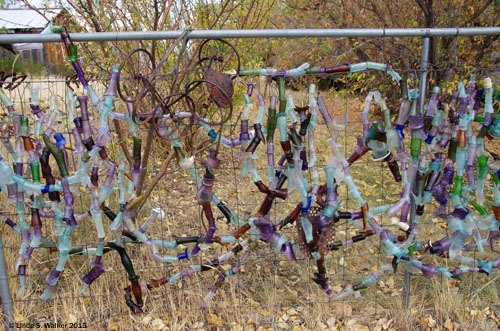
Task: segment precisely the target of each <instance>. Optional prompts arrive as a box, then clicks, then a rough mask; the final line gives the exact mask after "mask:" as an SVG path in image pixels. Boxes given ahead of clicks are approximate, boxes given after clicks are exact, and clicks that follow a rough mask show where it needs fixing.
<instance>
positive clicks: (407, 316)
mask: <svg viewBox="0 0 500 331" xmlns="http://www.w3.org/2000/svg"><path fill="white" fill-rule="evenodd" d="M60 88H61V87H58V89H60ZM56 93H58V94H60V95H63V93H60V92H57V91H56ZM300 97H301V95H297V98H296V100H298V98H300ZM348 101H349V102H348V103H347V109H349V120H350V123H349V125H348V127H347V129H346V131H345V133H344V134H342V135H341V136H340V137H339V141H342V142H344V146H345V150H344V153H345V155H350V153H351V152H352V150H353V149H354V141H355V137H356V136H357V135H359V134H360V133H361V130H362V129H361V123H360V122H359V120H360V119H359V116H358V111H359V107H360V103H359V102H357V101H355V100H352V99H349V100H348ZM331 102H332V101H330V104H331ZM342 103H343V100H338V99H337V100H335V103H334V104H335V105H336V106H337V107H338V105H340V104H342ZM255 104H256V103H255ZM296 104H298V105H299V104H300V102H297V101H296ZM335 116H345V113H336V114H335ZM238 131H239V130H236V132H238ZM326 137H327V135H326V130H325V128H324V127H319V128H317V131H316V148H317V150H318V156H319V160H318V169H321V165H325V164H326V160H327V155H328V153H329V146H328V143H327V141H326V139H325V138H326ZM490 147H492V146H490ZM115 148H118V146H112V148H111V150H113V149H115ZM263 151H264V149H263V147H262V146H261V147H259V152H260V153H261V155H262V153H263ZM164 153H165V151H164V150H163V149H162V148H157V149H156V150H155V155H154V157H153V159H152V162H151V164H152V167H153V169H157V168H159V167H160V166H161V162H162V159H163V158H164V155H165V154H164ZM237 153H238V152H237V151H235V150H223V152H222V158H223V159H224V162H223V164H222V167H223V169H221V170H220V171H219V172H218V173H217V183H216V186H215V187H214V189H215V192H216V194H217V195H218V196H219V197H220V198H221V199H222V200H223V201H225V202H226V203H227V204H228V206H230V207H231V208H232V209H233V210H235V211H236V212H237V213H238V214H239V215H240V216H243V217H246V218H248V217H249V216H250V215H251V214H252V213H253V212H254V211H255V209H256V208H257V207H258V206H259V204H260V202H261V201H262V198H263V196H262V194H261V193H260V192H258V191H257V189H256V187H255V186H254V185H252V184H251V182H250V179H249V178H242V177H240V176H239V170H238V169H239V161H238V159H237ZM206 156H207V153H206V152H205V153H204V154H203V155H200V156H199V157H197V165H201V161H202V160H204V159H205V158H206ZM257 165H258V167H259V168H260V174H261V176H262V177H263V178H264V179H265V173H266V170H265V160H264V158H263V157H262V156H261V158H260V159H259V160H258V162H257ZM170 169H173V168H172V167H170ZM352 174H353V177H354V178H355V182H356V184H357V185H358V186H359V187H360V189H361V190H362V192H363V194H364V197H365V198H366V199H367V200H368V201H369V203H370V204H371V205H378V204H382V203H390V202H393V201H395V200H397V199H398V197H397V194H398V192H399V189H400V187H399V185H398V184H396V183H394V182H393V180H392V177H391V175H390V172H389V170H388V169H387V167H386V166H385V165H384V166H383V167H381V166H380V165H379V164H375V163H374V162H372V161H370V156H369V155H366V156H364V158H363V159H362V160H360V161H359V162H358V163H357V164H355V165H353V167H352ZM323 180H324V174H323V173H322V171H320V181H323ZM264 181H265V180H264ZM195 193H196V188H195V184H194V183H193V182H192V181H191V180H190V178H189V174H188V173H187V172H182V171H178V172H176V173H173V174H169V175H167V176H165V177H164V178H163V179H162V180H161V182H160V183H159V184H158V186H157V187H156V188H155V190H154V191H153V193H152V195H151V199H150V201H149V202H148V203H147V205H146V208H144V211H143V212H141V214H140V216H139V219H141V220H142V219H144V218H145V217H147V214H148V213H147V210H148V209H150V208H152V207H158V206H159V207H162V208H163V210H164V211H165V212H166V214H167V219H166V221H164V222H163V223H157V224H155V225H154V227H153V228H152V229H151V230H150V235H151V237H154V238H172V237H173V236H183V235H195V234H203V233H204V231H203V227H202V226H201V223H200V220H199V207H198V206H197V205H196V203H195V201H194V195H195ZM339 194H340V197H341V198H342V199H344V201H343V203H342V206H341V209H342V210H353V209H354V208H356V206H355V202H353V201H352V200H350V199H349V198H348V197H347V191H346V188H345V186H344V185H343V184H342V185H341V187H340V189H339ZM2 199H4V196H3V195H2ZM76 201H77V203H76V205H75V207H76V210H80V211H81V210H85V209H86V208H87V207H88V196H87V195H86V194H84V195H81V196H80V197H78V198H77V199H76ZM297 201H299V199H298V198H297V193H296V192H295V193H294V195H293V196H292V197H290V198H288V199H287V200H286V201H285V202H279V203H278V204H276V206H275V208H274V209H273V212H272V216H271V217H272V219H277V218H278V217H283V215H285V213H287V211H289V210H290V209H291V208H293V207H294V204H295V203H296V202H297ZM112 207H113V206H112ZM2 208H5V207H3V204H2ZM9 208H11V207H9ZM432 211H433V210H432V206H430V205H427V206H426V214H425V217H423V218H422V223H423V224H422V225H421V234H420V237H419V238H428V237H432V238H433V239H439V238H441V237H442V236H443V235H444V234H445V233H446V230H445V228H444V227H443V226H442V224H444V221H443V220H439V221H438V222H437V223H435V222H436V220H432V219H431V218H430V215H431V214H432ZM216 217H217V219H218V221H217V227H218V233H219V234H226V233H229V232H230V231H231V230H232V229H233V227H232V225H227V224H225V222H224V220H223V218H222V217H221V214H219V213H218V211H216ZM378 221H379V222H382V223H383V224H385V225H386V226H388V227H390V228H391V230H393V231H396V229H394V228H392V227H391V226H390V225H389V223H390V220H389V219H388V217H387V216H382V217H379V218H378ZM106 224H107V225H109V223H108V222H106ZM440 224H441V225H440ZM43 232H44V235H46V236H47V239H51V240H54V236H53V235H52V233H53V225H52V224H51V223H50V222H49V221H48V220H45V222H44V228H43ZM2 233H3V241H4V245H5V247H6V249H5V255H6V259H7V265H8V274H9V275H15V271H14V269H13V267H14V264H15V261H16V258H17V248H18V245H19V237H18V236H16V235H14V234H12V232H10V231H8V230H7V229H6V227H5V226H4V227H2ZM283 233H284V234H285V235H286V236H287V237H288V238H291V239H293V238H295V236H296V234H295V227H294V226H288V227H287V228H286V229H285V230H284V231H283ZM354 234H355V231H354V230H352V229H349V228H348V227H347V225H346V224H344V223H342V224H339V226H338V234H337V236H338V239H344V238H347V237H351V236H352V235H354ZM107 239H110V238H107ZM72 243H73V246H74V247H78V246H83V247H87V246H88V247H91V246H94V247H95V245H96V233H95V229H94V226H93V223H92V221H91V220H87V221H85V222H84V223H83V224H81V225H80V227H79V229H78V230H77V231H75V236H74V238H73V240H72ZM184 249H185V247H181V248H179V252H181V251H182V250H184ZM227 249H228V248H227V247H220V246H214V247H213V248H210V249H209V250H208V251H207V252H205V253H204V254H203V256H201V257H196V258H195V259H194V261H190V262H191V263H200V262H201V261H202V260H203V261H206V260H207V259H213V257H215V256H217V255H219V254H221V253H223V252H225V251H226V250H227ZM127 251H128V252H129V254H130V257H131V258H132V260H133V263H134V267H135V269H136V272H137V274H138V275H140V277H141V284H143V293H144V301H145V313H144V315H140V316H134V315H131V313H130V311H129V309H128V307H127V306H126V305H125V300H124V299H123V288H124V287H125V286H126V285H127V283H128V281H127V277H126V273H125V272H124V271H123V269H122V267H121V265H120V262H119V259H118V255H116V253H108V254H106V255H105V258H104V265H105V268H106V272H105V273H104V274H103V275H102V276H101V277H100V278H99V279H98V280H97V281H96V282H95V283H94V284H92V286H91V287H90V291H89V292H86V293H80V287H81V285H82V283H83V282H82V281H81V277H82V276H83V275H84V274H86V273H87V272H88V271H89V270H90V267H88V266H87V262H89V261H90V260H91V259H92V258H91V257H90V258H89V257H84V256H74V257H72V258H71V259H70V261H68V263H67V266H66V270H65V271H64V274H63V276H62V277H61V280H60V282H59V283H60V285H59V286H60V288H59V291H58V293H57V295H56V297H55V299H54V300H49V301H41V300H39V296H40V295H41V293H42V292H43V289H44V286H45V282H44V278H45V275H46V274H47V273H48V272H49V271H50V270H51V269H52V268H53V267H54V266H55V264H56V261H57V257H58V254H57V253H50V252H49V251H48V250H44V249H38V250H36V251H35V253H34V258H33V261H32V262H31V263H30V265H29V267H28V273H29V276H28V277H27V284H28V285H29V286H30V288H29V289H27V290H26V291H25V293H23V295H22V296H20V297H17V296H16V295H15V293H16V291H17V287H18V284H17V280H16V277H15V276H12V277H11V278H10V279H9V281H10V287H11V292H12V293H13V298H14V310H15V314H16V320H18V321H41V320H50V321H61V322H71V321H76V320H78V321H81V322H86V323H87V325H88V327H89V329H102V330H106V329H108V330H150V329H161V327H162V326H163V327H164V328H165V329H169V330H181V329H188V328H192V329H204V328H208V327H210V326H211V325H219V324H220V323H222V326H220V328H221V329H224V330H225V329H232V330H265V329H267V328H272V329H274V330H281V329H293V330H300V329H303V330H307V329H309V330H320V329H334V328H338V329H359V330H362V329H363V328H362V326H365V327H369V328H370V329H375V330H383V329H390V328H393V329H396V330H425V329H430V328H433V329H436V330H438V329H440V330H445V329H448V330H450V328H451V329H453V328H457V329H460V330H465V329H475V330H493V329H497V328H498V325H499V323H498V320H497V319H496V316H497V315H500V312H499V308H498V304H497V303H498V299H499V296H500V293H499V288H498V286H497V284H498V282H497V281H496V280H495V281H493V282H491V283H490V284H488V286H486V287H484V288H482V286H483V285H484V284H487V282H488V280H489V279H488V277H487V276H485V275H482V274H474V275H465V276H464V277H463V279H462V280H461V281H456V280H447V279H443V278H441V277H439V276H438V277H435V278H434V279H431V280H428V279H424V278H422V277H421V276H418V275H417V276H412V281H411V294H412V295H411V299H410V308H409V309H405V307H404V306H403V303H402V288H403V269H404V268H402V266H400V267H399V268H398V271H397V272H396V273H395V274H386V275H385V276H384V277H383V279H382V282H380V284H378V285H377V286H374V287H372V288H369V289H367V290H364V291H362V297H360V298H354V297H350V298H347V299H346V300H345V301H343V302H328V301H327V300H326V297H325V296H324V294H323V293H322V292H321V291H320V290H319V289H318V287H317V286H316V285H315V284H314V283H313V282H312V281H311V280H310V279H311V277H312V276H313V272H314V271H315V264H314V263H313V262H312V261H309V260H307V259H305V258H304V257H303V255H302V254H301V253H298V252H297V255H298V258H299V262H298V263H293V262H290V261H288V260H286V259H285V257H284V256H282V255H279V254H276V253H274V252H273V250H272V249H271V248H270V247H269V246H268V245H266V244H264V243H262V244H260V245H259V247H258V248H257V249H256V250H255V252H254V253H253V254H252V256H251V257H250V259H249V260H248V261H247V263H246V264H245V265H244V266H243V267H242V270H241V272H240V273H239V274H237V275H235V276H234V277H233V278H231V279H229V280H227V281H226V284H225V285H224V287H223V288H222V289H220V290H219V291H218V292H217V294H216V296H215V298H214V300H213V301H212V303H211V304H210V306H209V309H208V311H202V310H200V309H199V307H200V302H201V298H202V297H203V296H204V295H205V294H206V293H207V291H208V290H209V289H210V287H211V286H213V285H214V283H215V280H216V278H217V273H216V272H213V271H209V272H205V273H202V274H197V275H195V276H193V277H191V278H189V279H185V280H181V281H179V282H178V283H177V284H175V285H173V286H171V285H165V286H163V287H161V288H158V289H154V290H147V289H146V287H145V284H146V283H147V282H148V280H149V279H151V278H159V277H162V276H164V275H165V274H172V273H175V272H178V271H180V270H182V269H184V268H187V267H188V263H187V262H180V263H176V264H168V265H160V264H158V263H157V262H155V261H154V260H152V259H151V258H149V250H148V249H147V248H145V247H142V246H141V247H139V246H134V247H132V246H128V249H127ZM174 253H175V252H172V251H168V250H164V254H174ZM475 254H476V257H477V258H479V257H481V258H492V257H493V256H495V254H492V253H482V254H479V253H475ZM424 260H425V263H429V261H434V262H437V263H439V264H440V265H443V264H446V261H445V260H442V259H441V260H440V259H435V258H432V257H425V259H424ZM390 261H391V259H390V258H389V257H386V256H384V255H382V254H381V253H380V252H379V242H378V240H377V239H376V238H370V239H369V240H367V241H365V242H361V243H359V244H357V245H356V246H354V247H351V248H348V249H347V250H345V251H344V250H340V251H334V252H332V253H331V254H330V255H329V256H328V259H327V265H328V268H329V278H330V285H331V286H332V287H333V289H334V291H336V292H339V291H340V290H341V289H342V287H343V286H345V285H350V284H354V283H357V282H359V281H360V280H361V279H362V277H363V276H364V275H367V274H369V273H370V272H371V271H373V270H375V269H376V268H377V267H379V266H380V265H381V264H384V263H390ZM452 266H453V265H452ZM223 267H224V269H227V267H228V266H227V265H226V266H223ZM497 275H498V272H495V273H494V274H493V275H492V276H491V277H490V279H494V277H496V276H497ZM450 323H451V324H450ZM450 325H451V326H450Z"/></svg>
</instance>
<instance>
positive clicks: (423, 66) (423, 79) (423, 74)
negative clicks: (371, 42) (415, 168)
mask: <svg viewBox="0 0 500 331" xmlns="http://www.w3.org/2000/svg"><path fill="white" fill-rule="evenodd" d="M429 45H430V38H429V37H425V38H422V53H421V57H420V86H419V112H420V116H423V115H424V104H425V90H426V87H427V67H428V64H429ZM418 159H419V160H420V151H419V152H418ZM416 180H417V176H415V178H414V182H413V183H411V185H412V190H413V193H414V194H416V193H417V185H416ZM414 194H412V195H411V198H410V223H411V222H412V221H413V219H415V217H416V215H417V204H416V201H415V198H414V197H415V196H414ZM410 282H411V275H410V273H409V272H408V270H407V269H405V275H404V286H403V306H404V307H405V308H406V309H408V308H409V307H410V296H411V287H410Z"/></svg>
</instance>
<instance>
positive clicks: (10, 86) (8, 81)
mask: <svg viewBox="0 0 500 331" xmlns="http://www.w3.org/2000/svg"><path fill="white" fill-rule="evenodd" d="M27 77H28V76H27V75H25V74H21V75H17V73H16V72H14V73H10V74H6V73H4V72H3V71H0V88H4V89H6V90H9V91H13V90H15V89H16V88H17V87H18V86H19V85H21V83H22V82H24V80H25V79H26V78H27Z"/></svg>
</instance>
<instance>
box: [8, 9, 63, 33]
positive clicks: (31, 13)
mask: <svg viewBox="0 0 500 331" xmlns="http://www.w3.org/2000/svg"><path fill="white" fill-rule="evenodd" d="M39 10H40V11H41V12H42V13H43V14H44V15H45V16H46V17H47V18H48V19H50V20H51V19H53V18H55V17H56V16H57V15H59V14H60V13H61V11H62V9H61V8H48V9H46V8H42V9H39ZM47 24H48V22H47V20H46V19H45V18H44V17H43V16H42V15H40V14H39V13H37V12H36V11H35V10H33V9H29V8H16V9H1V10H0V28H2V27H3V28H6V29H8V30H43V29H44V28H45V27H46V26H47Z"/></svg>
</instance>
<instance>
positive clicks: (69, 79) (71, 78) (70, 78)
mask: <svg viewBox="0 0 500 331" xmlns="http://www.w3.org/2000/svg"><path fill="white" fill-rule="evenodd" d="M65 82H66V86H67V87H68V88H69V89H70V90H71V91H73V92H74V91H75V90H74V89H73V87H72V86H71V84H73V85H75V88H79V87H80V80H78V75H77V74H76V72H75V73H74V74H69V75H67V76H66V78H65ZM78 107H80V105H78Z"/></svg>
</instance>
